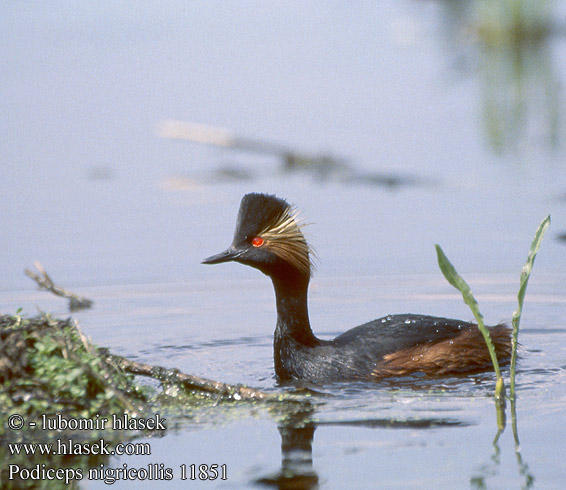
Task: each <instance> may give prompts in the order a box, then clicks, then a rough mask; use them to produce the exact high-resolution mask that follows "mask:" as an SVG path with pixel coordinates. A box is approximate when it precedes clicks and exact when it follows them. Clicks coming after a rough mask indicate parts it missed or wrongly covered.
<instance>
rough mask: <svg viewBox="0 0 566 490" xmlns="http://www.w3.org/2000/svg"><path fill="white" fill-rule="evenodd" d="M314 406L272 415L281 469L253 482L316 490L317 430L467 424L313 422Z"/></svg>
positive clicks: (387, 420) (421, 420)
mask: <svg viewBox="0 0 566 490" xmlns="http://www.w3.org/2000/svg"><path fill="white" fill-rule="evenodd" d="M315 415H316V407H315V406H314V405H312V404H311V403H308V402H307V403H305V404H304V405H302V406H300V408H299V407H298V406H297V405H291V406H286V407H285V408H284V409H283V410H282V411H281V412H280V413H278V414H277V415H276V416H277V418H279V419H280V422H279V425H278V430H279V434H280V436H281V469H280V470H279V471H278V472H277V473H275V474H270V475H266V476H263V477H259V478H257V479H255V480H253V483H255V484H257V485H261V486H265V487H272V488H278V489H281V490H291V489H294V490H311V489H315V488H318V485H319V481H320V477H319V475H318V473H317V472H316V470H315V469H314V465H313V455H312V449H313V439H314V433H315V431H316V429H317V428H319V427H322V428H324V427H354V428H356V427H360V428H366V429H368V428H369V429H413V430H414V429H431V428H438V427H466V426H468V425H471V424H470V423H469V422H466V421H462V420H458V419H451V418H434V417H433V418H418V419H404V420H403V419H398V418H376V419H363V420H344V421H315V419H314V417H315Z"/></svg>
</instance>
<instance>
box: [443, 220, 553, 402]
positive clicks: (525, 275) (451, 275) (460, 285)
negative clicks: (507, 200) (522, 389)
mask: <svg viewBox="0 0 566 490" xmlns="http://www.w3.org/2000/svg"><path fill="white" fill-rule="evenodd" d="M549 225H550V216H547V217H546V218H545V219H544V220H542V222H541V224H540V225H539V227H538V229H537V231H536V233H535V237H534V239H533V242H532V244H531V248H530V250H529V254H528V256H527V261H526V263H525V265H524V266H523V269H522V270H521V278H520V286H519V293H518V294H517V299H518V303H519V306H518V308H517V310H516V311H515V312H514V313H513V319H512V324H513V334H512V335H513V336H512V352H511V367H510V396H511V399H512V400H514V399H515V374H516V366H517V347H518V345H519V343H518V337H519V322H520V321H521V313H522V311H523V302H524V299H525V293H526V291H527V284H528V282H529V277H530V275H531V272H532V269H533V264H534V261H535V258H536V255H537V253H538V250H539V248H540V245H541V243H542V238H543V236H544V232H545V231H546V229H547V228H548V226H549ZM436 254H437V257H438V265H439V267H440V270H441V271H442V274H444V277H445V278H446V280H447V281H448V282H449V283H450V284H451V285H452V286H454V287H455V288H456V289H458V291H460V293H462V297H463V299H464V302H465V303H466V304H467V305H468V307H469V308H470V310H471V311H472V313H473V315H474V317H475V319H476V322H477V324H478V328H479V329H480V331H481V333H482V334H483V337H484V339H485V342H486V345H487V348H488V350H489V355H490V357H491V361H492V363H493V369H494V371H495V375H496V377H497V381H496V384H495V397H496V398H497V399H500V400H501V399H503V397H504V396H505V384H504V382H503V377H502V376H501V369H500V367H499V361H498V359H497V355H496V353H495V347H494V345H493V342H492V340H491V337H490V335H489V330H488V329H487V327H486V326H485V324H484V321H483V315H482V314H481V312H480V310H479V305H478V302H477V301H476V299H475V297H474V295H473V293H472V290H471V288H470V286H469V285H468V284H467V283H466V281H464V279H463V278H462V277H461V276H460V275H459V274H458V272H456V269H455V268H454V266H453V265H452V263H451V262H450V261H449V260H448V257H446V255H445V254H444V252H443V251H442V248H441V247H440V245H436Z"/></svg>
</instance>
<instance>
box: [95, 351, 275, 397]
mask: <svg viewBox="0 0 566 490" xmlns="http://www.w3.org/2000/svg"><path fill="white" fill-rule="evenodd" d="M101 351H102V353H103V354H105V355H106V356H107V358H108V360H110V361H111V362H113V363H115V364H117V366H118V367H119V368H121V369H123V370H124V371H125V372H127V373H130V374H135V375H139V376H149V377H151V378H154V379H157V380H158V381H160V382H161V383H172V384H175V383H178V384H181V385H182V386H183V387H184V388H185V389H186V390H190V391H194V390H196V391H201V392H205V393H210V394H215V395H219V396H222V397H225V398H231V399H233V400H248V401H250V400H269V399H272V398H273V397H274V395H270V394H268V393H265V392H263V391H259V390H255V389H253V388H248V387H246V386H241V385H230V384H227V383H221V382H220V381H213V380H210V379H205V378H200V377H198V376H193V375H192V374H185V373H182V372H180V371H178V370H177V369H166V368H164V367H161V366H152V365H150V364H144V363H141V362H136V361H132V360H130V359H126V358H125V357H121V356H117V355H115V354H110V353H108V352H106V351H105V350H104V349H101Z"/></svg>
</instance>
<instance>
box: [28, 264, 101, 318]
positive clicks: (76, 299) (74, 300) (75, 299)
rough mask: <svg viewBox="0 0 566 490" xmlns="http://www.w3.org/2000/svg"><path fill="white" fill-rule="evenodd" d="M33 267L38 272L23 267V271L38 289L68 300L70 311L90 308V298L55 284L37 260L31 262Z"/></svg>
mask: <svg viewBox="0 0 566 490" xmlns="http://www.w3.org/2000/svg"><path fill="white" fill-rule="evenodd" d="M33 265H35V268H36V269H37V270H38V271H39V274H37V273H35V272H33V271H31V270H30V269H24V273H25V274H26V276H28V277H29V278H30V279H32V280H33V281H35V282H36V283H37V285H38V286H39V288H40V289H45V290H46V291H50V292H51V293H53V294H55V295H57V296H62V297H63V298H67V299H68V300H69V309H70V310H71V311H74V310H80V309H81V308H90V307H91V306H92V301H91V300H90V299H87V298H84V297H82V296H79V295H77V294H74V293H72V292H70V291H67V290H66V289H63V288H62V287H59V286H57V285H56V284H55V283H54V282H53V279H51V277H49V274H47V272H46V270H45V269H44V268H43V266H42V265H41V264H40V263H39V261H37V260H36V261H35V262H34V263H33Z"/></svg>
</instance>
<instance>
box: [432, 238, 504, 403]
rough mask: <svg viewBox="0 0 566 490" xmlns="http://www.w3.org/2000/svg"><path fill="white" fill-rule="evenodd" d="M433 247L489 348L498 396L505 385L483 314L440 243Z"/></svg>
mask: <svg viewBox="0 0 566 490" xmlns="http://www.w3.org/2000/svg"><path fill="white" fill-rule="evenodd" d="M435 247H436V255H437V257H438V266H439V267H440V270H441V271H442V274H444V277H445V278H446V280H447V281H448V282H449V283H450V284H451V285H452V286H454V287H455V288H456V289H457V290H458V291H460V293H462V298H464V303H466V304H467V305H468V307H469V308H470V310H471V311H472V313H473V314H474V317H475V319H476V322H477V324H478V328H479V329H480V331H481V333H482V335H483V338H484V340H485V343H486V345H487V348H488V350H489V355H490V357H491V362H492V364H493V369H494V371H495V375H496V376H497V383H496V392H495V396H496V397H497V398H499V397H501V396H502V395H503V392H504V389H505V386H504V384H503V378H502V377H501V369H500V368H499V362H498V360H497V354H496V353H495V347H494V345H493V342H492V341H491V336H490V334H489V330H488V329H487V327H486V326H485V324H484V321H483V315H482V314H481V312H480V308H479V305H478V302H477V301H476V298H475V297H474V295H473V293H472V290H471V288H470V286H468V283H467V282H466V281H464V279H462V277H461V276H460V275H459V274H458V272H456V269H455V268H454V266H453V265H452V264H451V262H450V261H449V260H448V257H446V255H445V254H444V252H443V251H442V248H441V247H440V245H435Z"/></svg>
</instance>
